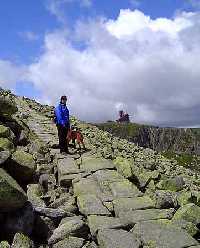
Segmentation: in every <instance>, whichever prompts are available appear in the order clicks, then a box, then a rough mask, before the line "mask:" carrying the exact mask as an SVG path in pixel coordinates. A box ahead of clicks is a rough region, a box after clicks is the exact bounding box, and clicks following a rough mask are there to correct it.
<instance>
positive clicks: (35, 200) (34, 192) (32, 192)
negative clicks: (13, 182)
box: [27, 184, 46, 207]
mask: <svg viewBox="0 0 200 248" xmlns="http://www.w3.org/2000/svg"><path fill="white" fill-rule="evenodd" d="M27 196H28V200H29V201H30V202H31V204H32V205H33V207H45V206H46V205H45V202H44V201H43V200H42V199H41V196H42V191H41V188H40V187H39V185H38V184H29V185H27Z"/></svg>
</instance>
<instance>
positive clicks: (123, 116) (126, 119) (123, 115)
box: [116, 110, 130, 123]
mask: <svg viewBox="0 0 200 248" xmlns="http://www.w3.org/2000/svg"><path fill="white" fill-rule="evenodd" d="M116 121H117V122H118V123H129V122H130V118H129V114H127V113H124V111H123V110H120V111H119V119H118V120H116Z"/></svg>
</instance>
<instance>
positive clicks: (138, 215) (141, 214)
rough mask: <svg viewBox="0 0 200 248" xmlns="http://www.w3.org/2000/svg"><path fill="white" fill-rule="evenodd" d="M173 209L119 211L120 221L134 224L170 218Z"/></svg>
mask: <svg viewBox="0 0 200 248" xmlns="http://www.w3.org/2000/svg"><path fill="white" fill-rule="evenodd" d="M174 212H175V210H174V209H146V210H135V211H128V212H121V213H119V218H120V220H121V222H122V223H126V224H130V225H134V224H136V223H138V222H140V221H147V220H159V219H172V217H173V214H174Z"/></svg>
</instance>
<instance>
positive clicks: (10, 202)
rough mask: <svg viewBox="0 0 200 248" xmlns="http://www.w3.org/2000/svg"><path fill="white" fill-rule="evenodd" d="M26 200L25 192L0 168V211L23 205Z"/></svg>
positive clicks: (7, 210)
mask: <svg viewBox="0 0 200 248" xmlns="http://www.w3.org/2000/svg"><path fill="white" fill-rule="evenodd" d="M26 201H27V196H26V193H25V192H24V191H23V189H22V188H21V187H20V186H19V185H18V184H17V182H16V181H15V180H14V179H13V178H12V177H11V176H10V175H8V174H7V173H6V172H5V170H3V169H1V168H0V212H9V211H11V210H15V209H18V208H20V207H23V205H24V203H25V202H26Z"/></svg>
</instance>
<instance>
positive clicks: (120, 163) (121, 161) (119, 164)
mask: <svg viewBox="0 0 200 248" xmlns="http://www.w3.org/2000/svg"><path fill="white" fill-rule="evenodd" d="M114 164H115V167H116V168H117V171H118V172H119V173H120V174H122V175H123V176H124V177H125V178H130V177H131V176H132V170H131V161H130V160H128V159H125V158H122V157H117V158H116V159H115V160H114Z"/></svg>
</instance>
